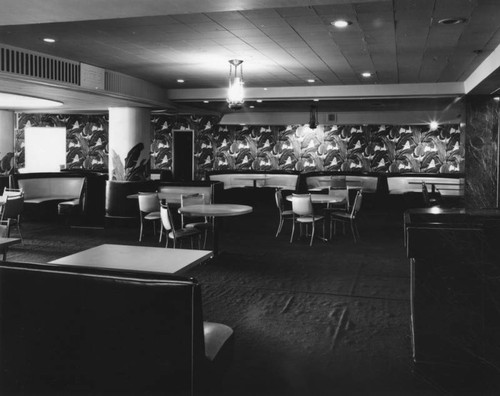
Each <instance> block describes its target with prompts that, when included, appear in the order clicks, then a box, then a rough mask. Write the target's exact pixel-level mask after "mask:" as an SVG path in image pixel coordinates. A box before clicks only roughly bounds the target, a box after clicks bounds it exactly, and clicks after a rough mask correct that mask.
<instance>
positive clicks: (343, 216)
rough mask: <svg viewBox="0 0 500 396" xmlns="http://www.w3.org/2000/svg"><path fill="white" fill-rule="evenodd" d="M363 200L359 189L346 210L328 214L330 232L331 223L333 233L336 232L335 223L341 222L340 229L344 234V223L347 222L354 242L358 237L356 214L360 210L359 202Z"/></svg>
mask: <svg viewBox="0 0 500 396" xmlns="http://www.w3.org/2000/svg"><path fill="white" fill-rule="evenodd" d="M362 201H363V194H362V192H361V190H358V191H357V192H356V197H355V198H354V203H353V204H352V206H351V208H350V209H349V210H348V211H346V212H337V213H332V214H331V215H330V234H331V233H332V223H333V234H334V235H336V234H337V223H338V222H340V223H342V230H343V233H344V234H345V225H346V224H347V223H349V224H350V226H351V231H352V235H353V238H354V242H355V243H356V242H357V240H358V239H359V231H358V227H357V225H356V216H357V214H358V213H359V211H360V210H361V203H362Z"/></svg>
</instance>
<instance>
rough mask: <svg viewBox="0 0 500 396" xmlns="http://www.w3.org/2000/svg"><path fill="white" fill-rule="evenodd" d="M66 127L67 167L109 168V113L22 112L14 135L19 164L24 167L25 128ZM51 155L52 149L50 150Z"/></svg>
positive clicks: (17, 163)
mask: <svg viewBox="0 0 500 396" xmlns="http://www.w3.org/2000/svg"><path fill="white" fill-rule="evenodd" d="M26 127H65V128H66V145H67V150H66V167H67V168H69V169H89V170H94V171H102V172H107V169H108V116H107V115H70V114H20V115H19V117H18V128H17V129H16V131H15V133H16V138H15V158H16V166H17V168H23V167H24V164H25V159H24V128H26ZM47 155H50V149H49V150H47Z"/></svg>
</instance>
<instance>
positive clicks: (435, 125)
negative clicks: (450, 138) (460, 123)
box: [429, 121, 439, 131]
mask: <svg viewBox="0 0 500 396" xmlns="http://www.w3.org/2000/svg"><path fill="white" fill-rule="evenodd" d="M429 127H430V128H431V131H435V130H436V129H438V128H439V124H438V123H437V121H431V123H430V124H429Z"/></svg>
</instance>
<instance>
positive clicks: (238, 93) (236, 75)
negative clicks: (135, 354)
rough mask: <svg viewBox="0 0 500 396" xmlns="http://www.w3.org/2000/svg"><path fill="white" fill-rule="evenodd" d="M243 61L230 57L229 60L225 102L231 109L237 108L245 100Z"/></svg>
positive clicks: (240, 106)
mask: <svg viewBox="0 0 500 396" xmlns="http://www.w3.org/2000/svg"><path fill="white" fill-rule="evenodd" d="M242 63H243V61H242V60H240V59H231V60H230V61H229V89H228V91H227V103H228V105H229V108H230V109H232V110H239V109H241V108H242V107H243V103H244V102H245V98H244V92H243V84H244V82H243V67H242V65H241V64H242Z"/></svg>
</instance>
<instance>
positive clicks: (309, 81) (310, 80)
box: [307, 78, 316, 84]
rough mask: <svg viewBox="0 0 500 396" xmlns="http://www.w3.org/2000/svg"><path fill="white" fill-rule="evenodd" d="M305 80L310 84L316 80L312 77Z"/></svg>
mask: <svg viewBox="0 0 500 396" xmlns="http://www.w3.org/2000/svg"><path fill="white" fill-rule="evenodd" d="M307 82H308V83H310V84H312V83H314V82H316V80H315V79H314V78H310V79H308V80H307Z"/></svg>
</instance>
